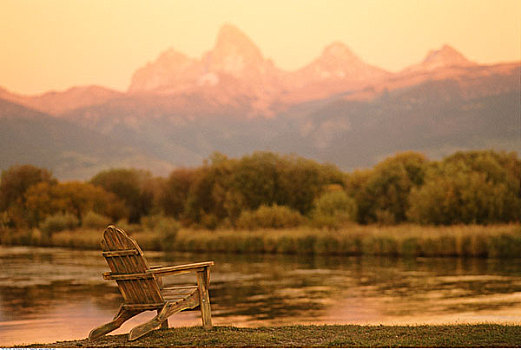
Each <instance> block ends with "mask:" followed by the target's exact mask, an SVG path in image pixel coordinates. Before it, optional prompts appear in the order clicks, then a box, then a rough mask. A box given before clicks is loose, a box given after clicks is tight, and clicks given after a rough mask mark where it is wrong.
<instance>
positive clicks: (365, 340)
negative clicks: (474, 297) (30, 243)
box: [24, 324, 521, 348]
mask: <svg viewBox="0 0 521 350" xmlns="http://www.w3.org/2000/svg"><path fill="white" fill-rule="evenodd" d="M519 346H521V326H509V325H498V324H479V325H448V326H355V325H339V326H287V327H261V328H237V327H214V328H213V329H212V330H210V331H205V330H203V329H202V328H201V327H182V328H176V329H168V330H158V331H154V332H152V333H150V334H148V335H146V336H144V337H142V338H140V339H138V340H136V341H134V342H129V341H128V340H127V336H126V335H116V336H105V337H101V338H99V339H97V340H95V341H88V340H87V339H82V340H75V341H66V342H57V343H52V344H32V345H24V347H33V348H34V347H36V348H41V347H52V348H55V347H70V348H76V347H96V348H101V347H200V348H203V347H215V348H219V347H227V348H238V347H248V348H261V347H286V348H292V347H357V348H376V347H385V348H387V347H519Z"/></svg>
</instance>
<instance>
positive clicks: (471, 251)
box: [175, 225, 521, 258]
mask: <svg viewBox="0 0 521 350" xmlns="http://www.w3.org/2000/svg"><path fill="white" fill-rule="evenodd" d="M175 247H176V250H181V251H189V252H223V253H241V254H245V253H271V254H274V253H276V254H302V255H309V254H318V255H375V256H406V257H416V256H420V257H443V256H453V257H455V256H461V257H491V258H513V257H521V226H520V225H497V226H479V225H472V226H463V225H462V226H446V227H438V226H437V227H434V226H417V225H400V226H384V227H382V226H356V225H353V226H350V227H346V228H344V229H342V230H339V231H327V230H320V229H312V228H295V229H283V230H273V229H262V230H256V231H234V230H218V231H206V230H190V229H184V230H181V231H180V232H179V234H178V236H177V238H176V244H175Z"/></svg>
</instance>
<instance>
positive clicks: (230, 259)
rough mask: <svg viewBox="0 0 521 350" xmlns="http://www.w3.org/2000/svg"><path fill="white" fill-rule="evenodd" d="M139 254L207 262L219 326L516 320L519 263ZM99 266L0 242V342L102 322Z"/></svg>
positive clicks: (86, 258) (190, 318)
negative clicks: (210, 270)
mask: <svg viewBox="0 0 521 350" xmlns="http://www.w3.org/2000/svg"><path fill="white" fill-rule="evenodd" d="M145 255H146V257H147V259H148V260H149V262H150V263H151V265H172V264H182V263H190V262H198V261H205V260H214V261H215V263H216V265H215V266H214V267H213V268H212V277H211V287H210V297H211V302H212V319H213V323H214V325H219V326H220V325H234V326H241V327H245V326H278V325H290V324H412V325H414V324H440V323H479V322H501V323H515V324H519V323H521V261H520V260H491V259H488V260H486V259H452V258H439V259H435V258H418V259H411V260H404V259H398V258H369V257H363V258H360V257H301V256H273V255H254V256H240V255H219V254H212V255H204V254H184V253H179V254H173V255H165V254H162V253H155V252H149V253H145ZM105 271H108V267H107V266H106V264H105V261H104V259H103V257H102V256H101V254H100V252H99V251H82V250H69V249H59V248H34V247H1V246H0V345H3V346H10V345H14V344H29V343H34V342H53V341H57V340H71V339H80V338H85V337H87V335H88V333H89V331H90V330H91V329H92V328H94V327H97V326H99V325H101V324H103V323H105V322H108V321H110V320H111V319H112V318H113V317H114V315H115V313H116V312H117V309H118V307H119V304H120V303H121V301H122V299H121V297H120V294H119V291H118V289H117V287H116V284H115V282H113V281H104V280H103V279H102V277H101V273H102V272H105ZM190 278H191V276H190V275H183V276H180V277H178V280H180V282H181V283H186V282H189V279H190ZM154 315H155V313H154V312H146V313H144V314H141V315H140V316H137V317H135V318H134V319H132V320H130V321H128V322H127V323H126V324H124V325H123V327H122V328H120V329H119V330H118V331H116V332H114V334H118V333H127V332H128V331H129V330H130V329H131V328H132V327H133V326H135V325H137V324H139V323H141V322H144V321H145V320H147V319H149V318H151V317H153V316H154ZM200 322H201V321H200V318H199V311H198V310H196V311H186V312H182V313H180V314H177V315H174V316H173V317H171V318H170V325H171V326H174V327H175V326H192V325H200Z"/></svg>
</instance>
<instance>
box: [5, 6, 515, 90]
mask: <svg viewBox="0 0 521 350" xmlns="http://www.w3.org/2000/svg"><path fill="white" fill-rule="evenodd" d="M223 23H231V24H234V25H236V26H237V27H239V28H240V29H241V30H243V31H244V32H245V33H246V34H247V35H248V36H249V37H250V38H252V39H253V41H254V42H255V43H256V44H257V45H258V46H259V47H260V49H261V51H262V52H263V54H264V55H265V56H266V57H268V58H271V59H273V61H274V62H275V64H276V65H277V66H278V67H280V68H283V69H288V70H291V69H297V68H299V67H301V66H303V65H305V64H307V63H309V62H310V61H311V60H312V59H314V58H315V57H316V56H318V55H319V54H320V52H321V51H322V49H323V48H324V46H326V45H328V44H329V43H331V42H333V41H337V40H338V41H342V42H343V43H345V44H347V45H348V46H349V47H350V48H351V49H352V50H353V51H354V52H355V53H356V54H358V55H359V56H360V57H361V58H362V59H363V60H365V61H366V62H368V63H371V64H374V65H377V66H379V67H382V68H385V69H388V70H391V71H397V70H400V69H402V68H404V67H405V66H407V65H410V64H413V63H416V62H418V61H420V60H421V59H423V57H424V56H425V54H426V53H427V51H428V50H430V49H436V48H439V47H441V46H442V45H443V44H445V43H447V44H449V45H451V46H453V47H455V48H456V49H457V50H459V51H461V52H462V53H463V54H464V55H465V56H466V57H467V58H469V59H471V60H474V61H477V62H479V63H494V62H501V61H519V60H520V59H521V1H519V0H488V1H483V0H365V1H362V0H359V1H354V0H353V1H350V0H314V1H308V0H259V1H257V0H182V1H174V0H153V1H144V0H0V86H2V87H5V88H7V89H9V90H11V91H14V92H19V93H28V94H33V93H40V92H44V91H47V90H51V89H55V90H63V89H66V88H68V87H71V86H74V85H87V84H97V85H102V86H106V87H110V88H114V89H118V90H126V88H127V86H128V84H129V81H130V78H131V75H132V73H133V71H134V70H135V69H136V68H138V67H140V66H142V65H143V64H145V63H146V62H148V61H151V60H153V59H155V58H156V57H157V55H158V54H159V53H160V52H161V51H164V50H165V49H167V48H168V47H173V48H175V49H176V50H178V51H181V52H183V53H186V54H188V55H189V56H192V57H200V56H201V55H202V53H203V52H205V51H207V50H209V49H210V48H211V47H212V46H213V44H214V41H215V37H216V35H217V32H218V30H219V27H220V26H221V25H222V24H223Z"/></svg>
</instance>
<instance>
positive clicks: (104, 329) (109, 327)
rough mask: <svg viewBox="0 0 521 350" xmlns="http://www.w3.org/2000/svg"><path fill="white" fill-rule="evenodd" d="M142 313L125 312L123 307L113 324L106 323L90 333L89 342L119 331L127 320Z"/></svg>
mask: <svg viewBox="0 0 521 350" xmlns="http://www.w3.org/2000/svg"><path fill="white" fill-rule="evenodd" d="M141 312H142V311H135V310H132V311H131V310H125V309H123V307H120V308H119V311H118V313H117V314H116V316H115V317H114V319H113V320H112V321H111V322H109V323H106V324H104V325H103V326H99V327H98V328H94V329H93V330H92V331H90V333H89V340H94V339H97V338H99V337H101V336H103V335H105V334H107V333H110V332H112V331H113V330H115V329H118V328H119V327H121V325H122V324H123V323H124V322H125V321H126V320H128V319H130V318H132V317H134V316H136V315H137V314H139V313H141Z"/></svg>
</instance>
